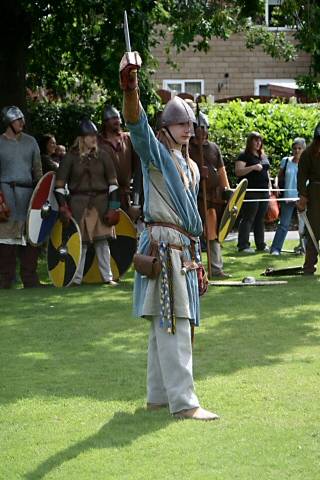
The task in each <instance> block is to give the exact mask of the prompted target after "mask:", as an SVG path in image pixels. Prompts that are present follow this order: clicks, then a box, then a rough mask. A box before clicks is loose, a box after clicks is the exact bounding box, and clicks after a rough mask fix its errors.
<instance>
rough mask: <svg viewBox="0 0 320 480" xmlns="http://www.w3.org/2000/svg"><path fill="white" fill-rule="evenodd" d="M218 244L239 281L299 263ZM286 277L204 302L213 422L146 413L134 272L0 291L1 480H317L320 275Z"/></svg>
mask: <svg viewBox="0 0 320 480" xmlns="http://www.w3.org/2000/svg"><path fill="white" fill-rule="evenodd" d="M286 246H287V247H292V246H293V242H291V243H290V242H287V244H286ZM223 252H224V260H225V269H226V271H228V272H231V273H233V278H234V279H239V280H241V279H242V278H243V277H245V276H248V275H250V276H252V275H253V276H255V277H257V278H258V277H259V275H260V273H261V272H262V271H263V270H264V269H265V268H266V267H267V266H279V267H280V266H289V265H301V263H302V261H303V257H294V256H293V255H290V254H283V255H282V256H281V257H272V256H270V255H268V254H256V255H251V256H243V255H240V254H238V253H236V248H235V245H234V244H230V243H227V244H226V246H225V248H224V251H223ZM44 275H45V274H44V271H43V278H44ZM44 279H45V278H44ZM286 279H287V280H288V284H287V285H279V286H267V287H252V286H250V287H242V288H237V287H210V289H209V293H208V294H207V295H206V296H205V297H203V299H202V300H201V305H202V324H201V326H200V328H199V329H197V331H196V339H195V347H194V376H195V382H196V389H197V393H198V396H199V398H200V401H201V403H202V405H203V406H204V407H206V408H209V409H212V410H213V411H216V412H217V413H219V414H220V415H221V420H220V421H219V422H207V423H205V422H204V423H202V422H195V421H188V420H187V421H179V420H175V419H173V418H171V417H170V415H169V414H168V412H166V411H159V412H152V413H151V412H148V411H146V409H145V383H146V382H145V377H146V348H147V336H148V324H147V322H146V321H143V320H137V319H134V318H132V316H131V295H132V273H131V274H129V275H127V277H126V279H125V280H124V281H123V282H122V283H121V284H120V286H119V287H117V288H112V287H108V286H105V285H99V286H82V287H80V288H70V289H54V288H49V289H44V290H39V289H34V290H23V289H21V288H19V286H18V287H17V289H15V290H10V291H0V302H1V317H0V355H1V361H0V371H1V385H0V388H1V391H0V394H1V398H0V401H1V403H0V422H1V423H0V479H1V480H11V479H25V480H33V479H46V480H49V479H50V480H53V479H59V480H61V479H66V480H91V479H94V480H109V479H110V480H114V479H121V480H124V479H128V480H129V479H130V480H137V479H156V480H167V479H179V480H180V479H187V480H202V479H210V480H211V479H212V480H213V479H214V480H215V479H217V480H237V479H241V480H251V479H254V480H255V479H257V478H258V479H261V480H285V479H288V480H289V479H290V480H298V479H301V480H302V479H303V480H317V479H319V478H320V413H319V394H320V386H319V383H320V344H319V343H320V342H319V340H320V336H319V325H320V322H319V287H320V284H319V278H318V276H315V277H303V276H300V277H286Z"/></svg>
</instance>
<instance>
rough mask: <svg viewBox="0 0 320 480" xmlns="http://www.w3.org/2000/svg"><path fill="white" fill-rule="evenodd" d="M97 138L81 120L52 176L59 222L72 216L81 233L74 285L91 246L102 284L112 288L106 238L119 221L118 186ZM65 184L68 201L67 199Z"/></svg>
mask: <svg viewBox="0 0 320 480" xmlns="http://www.w3.org/2000/svg"><path fill="white" fill-rule="evenodd" d="M97 135H98V130H97V127H96V125H95V124H94V123H93V122H92V121H91V120H87V119H84V120H83V121H82V122H81V123H80V127H79V135H78V137H77V138H76V140H75V142H74V144H73V146H72V148H71V149H70V150H69V151H68V153H67V154H66V156H65V157H64V159H63V161H62V162H61V163H60V165H59V169H58V172H57V176H56V185H55V195H56V198H57V201H58V204H59V211H60V218H61V220H62V221H63V222H66V223H67V222H68V221H69V220H70V217H71V215H72V216H73V217H74V219H75V220H76V222H77V223H78V225H79V227H80V231H81V237H82V256H81V260H80V264H79V268H78V271H77V273H76V276H75V279H74V284H75V285H80V284H81V281H82V277H83V272H84V266H85V258H86V253H87V249H88V246H89V244H93V245H94V248H95V252H96V255H97V259H98V266H99V270H100V273H101V276H102V278H103V280H104V283H106V284H110V285H115V282H114V281H113V278H112V271H111V264H110V249H109V244H108V238H113V237H114V235H115V230H114V225H116V224H117V223H118V222H119V218H120V217H119V216H120V214H119V206H120V201H119V192H118V182H117V177H116V171H115V168H114V165H113V162H112V160H111V159H110V158H109V157H108V155H106V153H105V152H104V151H103V150H101V149H99V148H98V143H97ZM66 184H67V185H68V190H69V192H70V199H67V192H66V190H65V185H66Z"/></svg>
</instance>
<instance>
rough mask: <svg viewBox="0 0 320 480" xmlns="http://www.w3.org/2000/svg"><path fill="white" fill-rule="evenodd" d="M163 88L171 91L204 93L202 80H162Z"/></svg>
mask: <svg viewBox="0 0 320 480" xmlns="http://www.w3.org/2000/svg"><path fill="white" fill-rule="evenodd" d="M163 88H165V89H166V90H170V91H171V92H177V93H191V95H202V94H203V93H204V80H163Z"/></svg>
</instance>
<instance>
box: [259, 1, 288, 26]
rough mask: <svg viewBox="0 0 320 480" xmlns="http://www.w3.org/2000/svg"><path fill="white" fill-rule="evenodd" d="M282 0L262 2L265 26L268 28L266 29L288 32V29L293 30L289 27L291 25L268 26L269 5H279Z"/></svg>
mask: <svg viewBox="0 0 320 480" xmlns="http://www.w3.org/2000/svg"><path fill="white" fill-rule="evenodd" d="M282 1H283V0H265V3H264V17H265V22H266V26H267V28H268V30H273V31H275V30H276V31H278V32H288V31H292V30H295V29H294V28H291V27H286V26H283V27H270V26H269V22H270V19H269V5H281V3H282Z"/></svg>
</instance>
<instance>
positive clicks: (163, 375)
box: [120, 52, 219, 420]
mask: <svg viewBox="0 0 320 480" xmlns="http://www.w3.org/2000/svg"><path fill="white" fill-rule="evenodd" d="M140 65H141V59H140V56H139V54H138V53H137V52H130V53H126V54H125V55H124V56H123V58H122V60H121V63H120V82H121V88H122V89H123V91H124V106H123V115H124V118H125V120H126V124H127V127H128V129H129V131H130V135H131V140H132V143H133V146H134V149H135V151H136V152H137V154H138V155H139V157H140V160H141V166H142V173H143V188H144V218H145V221H146V228H145V229H144V230H143V232H142V233H141V236H140V240H139V247H138V252H139V253H141V254H145V255H148V253H149V252H150V249H151V248H152V249H153V251H154V252H155V251H156V252H157V254H158V255H159V260H160V263H161V272H160V275H159V276H158V277H156V278H154V279H151V278H149V277H147V276H145V275H142V274H141V273H138V272H136V273H135V283H134V313H135V315H136V316H139V317H144V318H146V319H148V320H149V321H150V335H149V344H148V367H147V408H149V409H158V408H161V407H168V408H169V410H170V412H171V413H172V414H173V415H175V416H176V417H178V418H192V419H196V420H215V419H217V418H219V417H218V415H216V414H214V413H211V412H209V411H207V410H205V409H203V408H201V407H200V405H199V400H198V398H197V395H196V393H195V388H194V382H193V373H192V346H191V327H190V325H195V326H198V325H199V290H198V279H197V271H196V269H195V268H196V266H197V264H198V262H199V261H200V257H199V235H201V233H202V222H201V218H200V215H199V213H198V209H197V194H198V185H199V170H198V168H197V165H196V163H195V162H193V161H192V160H191V159H190V158H189V155H188V153H186V155H185V156H183V155H182V152H181V149H182V146H183V145H184V146H185V147H186V152H188V142H189V139H190V136H191V132H192V130H193V123H194V122H195V116H194V113H193V111H192V110H191V108H190V107H189V106H188V105H187V104H186V103H185V102H184V101H183V100H182V99H181V98H178V97H175V98H174V99H173V100H171V101H169V102H168V104H167V105H166V107H165V109H164V111H163V113H162V116H161V120H160V130H159V132H158V136H157V138H156V137H155V134H154V132H153V130H152V128H151V127H150V126H149V124H148V121H147V117H146V114H145V112H144V110H143V108H142V106H141V104H140V102H139V94H138V80H137V69H138V68H139V66H140Z"/></svg>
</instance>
